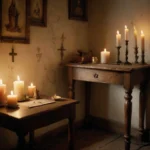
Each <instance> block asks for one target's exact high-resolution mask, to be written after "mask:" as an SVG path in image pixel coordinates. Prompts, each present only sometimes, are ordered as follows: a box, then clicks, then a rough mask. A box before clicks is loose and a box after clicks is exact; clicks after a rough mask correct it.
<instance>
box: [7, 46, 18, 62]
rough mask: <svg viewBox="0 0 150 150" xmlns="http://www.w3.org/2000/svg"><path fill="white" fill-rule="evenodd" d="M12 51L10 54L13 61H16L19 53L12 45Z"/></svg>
mask: <svg viewBox="0 0 150 150" xmlns="http://www.w3.org/2000/svg"><path fill="white" fill-rule="evenodd" d="M11 50H12V51H11V52H10V53H9V55H10V56H12V62H14V61H15V56H16V55H17V53H15V52H14V48H13V47H12V49H11Z"/></svg>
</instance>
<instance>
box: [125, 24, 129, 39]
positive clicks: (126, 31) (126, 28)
mask: <svg viewBox="0 0 150 150" xmlns="http://www.w3.org/2000/svg"><path fill="white" fill-rule="evenodd" d="M124 32H125V40H126V41H127V40H128V34H129V33H128V32H129V29H128V27H127V26H126V25H125V30H124Z"/></svg>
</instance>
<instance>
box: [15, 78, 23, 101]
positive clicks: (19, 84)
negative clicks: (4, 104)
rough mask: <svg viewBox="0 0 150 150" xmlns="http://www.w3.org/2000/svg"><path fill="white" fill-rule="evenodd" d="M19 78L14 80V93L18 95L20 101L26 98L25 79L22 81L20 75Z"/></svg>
mask: <svg viewBox="0 0 150 150" xmlns="http://www.w3.org/2000/svg"><path fill="white" fill-rule="evenodd" d="M17 78H18V80H17V81H14V93H15V94H16V95H17V97H18V101H22V100H24V81H21V80H20V78H19V76H18V77H17Z"/></svg>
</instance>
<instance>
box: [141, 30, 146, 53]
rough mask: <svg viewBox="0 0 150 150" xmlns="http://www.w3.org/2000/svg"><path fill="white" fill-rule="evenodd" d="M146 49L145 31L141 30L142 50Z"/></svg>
mask: <svg viewBox="0 0 150 150" xmlns="http://www.w3.org/2000/svg"><path fill="white" fill-rule="evenodd" d="M144 49H145V38H144V33H143V31H141V50H142V51H143V50H144Z"/></svg>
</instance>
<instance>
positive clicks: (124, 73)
mask: <svg viewBox="0 0 150 150" xmlns="http://www.w3.org/2000/svg"><path fill="white" fill-rule="evenodd" d="M67 67H68V82H69V91H68V95H69V98H74V96H75V93H74V84H75V81H76V80H79V81H86V95H85V98H86V104H85V105H86V106H85V114H86V115H85V120H86V122H88V118H89V115H90V82H99V83H107V84H120V85H123V87H124V89H125V97H124V98H125V102H124V129H125V131H124V139H125V150H130V133H131V114H132V90H133V88H134V86H135V85H137V84H139V85H140V96H139V102H140V105H139V107H140V109H139V133H140V135H141V137H143V134H144V114H145V109H146V106H145V103H146V99H145V93H144V92H145V89H146V85H147V82H148V76H149V70H150V65H110V64H68V65H67Z"/></svg>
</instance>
